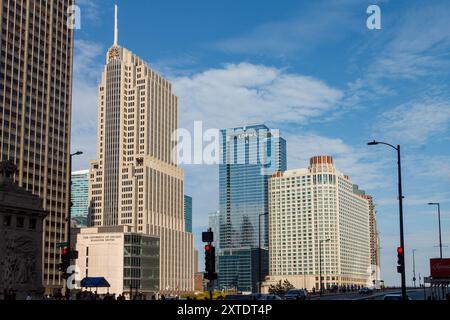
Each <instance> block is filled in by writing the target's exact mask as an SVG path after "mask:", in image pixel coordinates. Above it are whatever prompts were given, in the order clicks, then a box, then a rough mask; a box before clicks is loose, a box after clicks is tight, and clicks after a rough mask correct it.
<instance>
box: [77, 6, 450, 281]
mask: <svg viewBox="0 0 450 320" xmlns="http://www.w3.org/2000/svg"><path fill="white" fill-rule="evenodd" d="M77 3H78V4H79V5H80V7H81V10H82V11H81V18H82V28H81V30H78V31H77V32H76V35H75V39H76V40H75V61H74V70H75V72H74V74H75V78H74V103H73V130H72V131H73V148H74V149H82V150H83V151H85V153H86V155H85V156H84V157H81V158H79V159H77V161H76V163H75V164H74V166H75V169H84V168H87V166H88V160H89V159H94V158H95V157H96V155H95V153H96V151H95V147H96V124H97V121H96V117H97V110H96V99H97V96H96V95H97V85H98V82H99V78H100V75H101V71H102V68H103V65H104V61H105V54H106V50H107V49H108V48H109V47H110V46H111V44H112V40H113V1H112V0H78V1H77ZM370 4H379V5H380V7H381V14H382V29H381V30H369V29H367V27H366V19H367V17H368V15H367V14H366V9H367V7H368V5H370ZM119 6H120V7H119V16H120V21H119V27H120V32H119V43H120V45H122V46H124V47H127V48H128V49H130V50H131V51H133V52H134V53H135V54H137V55H138V56H140V57H141V58H143V59H144V60H146V61H148V63H149V65H150V67H152V68H154V69H156V70H158V71H159V72H160V73H162V74H163V75H164V76H165V77H167V78H168V79H170V80H171V81H172V82H173V84H174V89H175V92H176V94H177V95H178V96H179V97H180V125H181V127H183V128H187V129H190V128H192V125H193V122H194V121H196V120H201V121H203V126H204V127H205V129H207V128H223V127H235V126H240V125H245V124H254V123H261V122H263V123H266V124H267V125H269V126H271V127H272V128H277V129H280V130H281V134H282V135H283V136H284V137H285V138H286V140H287V143H288V167H289V168H290V169H294V168H302V167H306V166H307V165H308V159H309V158H310V157H311V156H314V155H319V154H327V155H332V156H334V158H335V163H336V166H337V167H338V169H339V170H340V171H342V172H344V173H345V174H348V175H350V177H351V179H352V180H353V181H354V182H355V183H357V184H359V185H360V187H361V188H362V189H365V190H367V192H368V193H370V194H372V195H373V196H374V197H375V201H376V203H377V205H378V220H379V229H380V233H381V247H382V250H381V252H382V273H383V278H384V279H385V280H386V281H387V282H388V283H389V284H398V283H399V277H398V275H397V274H396V267H395V266H396V253H395V252H396V247H397V246H398V208H397V190H396V162H395V153H394V151H393V150H390V149H387V148H383V147H367V146H366V143H367V141H369V140H373V139H379V140H385V141H387V142H390V143H393V144H401V145H402V148H403V150H404V163H403V165H404V189H405V196H406V199H405V231H406V241H407V242H406V250H407V256H406V258H407V260H408V261H407V272H408V276H407V279H408V281H409V283H411V280H410V279H411V278H412V275H411V265H412V262H411V250H412V248H416V249H417V250H418V251H417V253H416V265H417V273H419V272H420V273H421V274H422V275H424V274H428V273H429V266H428V259H429V258H430V257H436V256H437V255H438V248H437V247H436V246H437V244H438V238H437V217H436V213H435V209H434V208H431V207H428V206H427V205H426V203H428V202H430V201H433V202H434V201H440V202H441V203H442V210H443V212H442V223H443V241H444V243H445V244H446V245H450V137H449V129H450V126H449V124H450V99H449V97H450V91H449V89H450V26H449V25H448V19H449V18H448V12H450V3H449V2H448V1H446V0H442V1H439V0H433V1H426V0H423V1H422V0H414V1H406V0H397V1H392V0H391V1H387V0H385V1H375V0H372V1H365V0H335V1H319V0H318V1H299V0H297V1H289V0H284V1H283V2H280V1H274V0H267V1H256V0H248V1H238V0H227V1H207V0H196V1H182V0H179V1H175V0H164V1H163V0H152V1H148V0H132V1H131V0H122V1H120V0H119ZM184 169H185V174H186V178H185V183H186V193H187V194H190V195H191V196H192V197H193V198H194V229H195V231H196V233H197V243H198V238H199V237H198V233H199V232H201V230H203V229H204V228H205V227H206V225H207V216H208V213H209V212H213V211H216V210H217V209H218V168H217V167H215V166H200V165H197V166H194V165H193V166H185V167H184ZM198 245H199V244H198ZM444 254H446V255H449V254H450V249H449V248H444Z"/></svg>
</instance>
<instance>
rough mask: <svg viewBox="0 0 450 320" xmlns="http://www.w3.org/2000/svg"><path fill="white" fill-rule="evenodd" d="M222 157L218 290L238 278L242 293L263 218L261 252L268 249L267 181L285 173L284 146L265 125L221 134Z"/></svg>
mask: <svg viewBox="0 0 450 320" xmlns="http://www.w3.org/2000/svg"><path fill="white" fill-rule="evenodd" d="M220 157H221V163H220V165H219V208H220V249H221V250H220V255H219V269H220V274H219V286H220V287H222V288H231V287H234V283H231V282H230V281H232V280H231V279H241V280H240V281H238V282H239V283H240V285H239V286H240V289H239V290H240V291H254V288H255V281H256V283H257V282H258V279H255V277H252V273H254V268H255V263H251V261H253V262H254V257H252V250H250V249H254V248H258V247H259V227H260V224H259V220H260V219H261V247H262V248H264V249H266V250H267V247H268V230H267V220H268V216H267V214H268V179H269V178H270V176H271V175H272V174H274V173H275V172H278V171H285V170H286V169H287V163H286V162H287V161H286V141H285V140H284V139H283V138H281V137H280V135H279V132H277V131H274V130H270V129H269V128H268V127H267V126H265V125H256V126H248V127H240V128H233V129H224V130H222V131H221V154H220ZM264 260H265V259H264ZM245 261H247V262H245ZM236 266H239V267H236ZM244 266H245V267H244ZM256 267H257V268H258V263H256ZM262 268H263V270H266V269H267V266H265V265H264V266H262ZM264 275H265V274H262V276H264ZM244 279H245V280H244ZM234 282H236V281H234Z"/></svg>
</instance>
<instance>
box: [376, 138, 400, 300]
mask: <svg viewBox="0 0 450 320" xmlns="http://www.w3.org/2000/svg"><path fill="white" fill-rule="evenodd" d="M379 144H384V145H386V146H388V147H391V148H393V149H394V150H396V151H397V167H398V205H399V218H400V246H401V247H402V249H403V252H405V236H404V232H403V187H402V161H401V148H400V145H397V147H395V146H393V145H392V144H389V143H386V142H380V141H373V142H369V143H368V145H369V146H376V145H379ZM405 269H406V266H405V255H404V254H403V255H402V258H401V270H400V271H401V280H402V300H407V296H406V270H405Z"/></svg>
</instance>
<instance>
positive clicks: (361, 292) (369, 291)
mask: <svg viewBox="0 0 450 320" xmlns="http://www.w3.org/2000/svg"><path fill="white" fill-rule="evenodd" d="M359 294H364V295H371V294H373V290H372V289H370V288H362V289H361V290H359Z"/></svg>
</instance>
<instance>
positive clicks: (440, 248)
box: [428, 202, 442, 259]
mask: <svg viewBox="0 0 450 320" xmlns="http://www.w3.org/2000/svg"><path fill="white" fill-rule="evenodd" d="M428 205H429V206H437V208H438V219H439V251H440V257H441V259H442V232H441V204H440V203H437V202H436V203H434V202H430V203H429V204H428Z"/></svg>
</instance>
